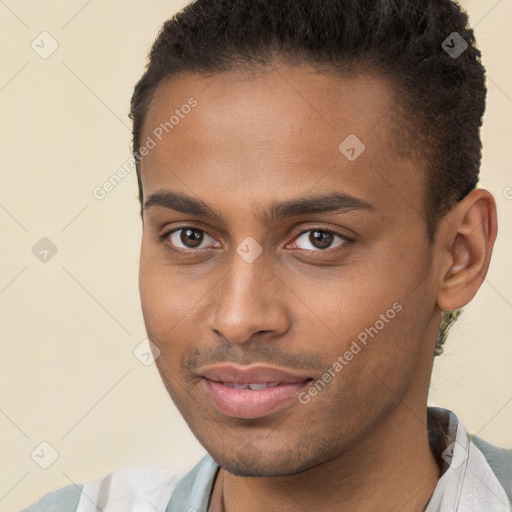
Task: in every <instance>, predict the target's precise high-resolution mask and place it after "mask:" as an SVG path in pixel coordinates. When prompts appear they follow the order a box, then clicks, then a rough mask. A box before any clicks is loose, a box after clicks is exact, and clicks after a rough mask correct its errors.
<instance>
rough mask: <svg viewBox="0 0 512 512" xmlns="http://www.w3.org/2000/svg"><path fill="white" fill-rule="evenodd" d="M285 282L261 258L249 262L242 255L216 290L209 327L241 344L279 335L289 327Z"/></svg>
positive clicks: (237, 258) (235, 258) (237, 256)
mask: <svg viewBox="0 0 512 512" xmlns="http://www.w3.org/2000/svg"><path fill="white" fill-rule="evenodd" d="M283 298H284V297H283V283H282V281H281V280H280V279H279V278H278V277H277V275H276V274H275V271H274V270H272V269H271V268H270V267H269V266H268V265H267V264H266V262H265V258H264V257H263V255H261V256H260V257H259V258H257V259H256V260H255V261H253V262H252V263H247V262H246V261H244V259H242V258H241V257H240V256H239V255H238V254H235V255H234V257H233V264H232V266H231V269H230V270H229V271H228V273H227V274H226V275H225V276H224V278H223V279H221V281H220V282H219V284H218V285H217V286H216V287H215V291H214V302H213V304H214V307H213V309H212V312H211V314H210V316H209V327H210V328H211V329H213V330H214V331H216V332H217V333H218V334H220V335H221V336H222V337H224V338H225V339H226V340H227V341H229V342H231V343H235V344H241V343H245V342H247V341H249V340H250V339H252V338H253V336H254V335H255V334H257V333H258V334H260V333H266V335H267V336H270V337H274V336H279V335H280V334H283V333H285V332H286V331H287V329H288V328H289V321H288V315H287V312H286V309H285V304H283V302H281V301H282V300H283Z"/></svg>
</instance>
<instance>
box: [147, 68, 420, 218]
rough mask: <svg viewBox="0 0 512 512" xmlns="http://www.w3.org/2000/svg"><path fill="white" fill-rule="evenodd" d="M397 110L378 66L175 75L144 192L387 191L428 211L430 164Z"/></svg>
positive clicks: (156, 105)
mask: <svg viewBox="0 0 512 512" xmlns="http://www.w3.org/2000/svg"><path fill="white" fill-rule="evenodd" d="M191 104H194V105H195V106H193V107H192V108H189V107H188V106H187V105H191ZM185 106H187V107H186V108H185ZM394 115H395V96H394V94H393V89H392V87H391V86H390V84H389V83H388V82H386V81H385V80H384V79H382V78H380V77H379V76H378V75H377V74H375V73H373V74H372V73H366V74H360V75H352V76H344V77H340V76H336V75H334V74H332V73H331V74H327V73H325V72H318V71H316V70H315V69H313V68H309V67H307V66H279V67H276V68H274V69H271V70H267V71H265V72H263V73H257V74H249V73H243V72H238V71H228V72H222V73H218V74H214V75H210V76H205V75H201V74H194V73H187V74H182V75H178V76H174V77H172V78H171V79H168V80H166V81H164V82H162V83H161V84H160V86H159V87H158V89H157V91H156V93H155V95H154V97H153V99H152V102H151V106H150V109H149V111H148V114H147V117H146V121H145V129H144V132H143V136H142V143H144V141H145V140H147V138H148V137H150V138H152V139H154V141H155V143H156V146H155V148H154V149H152V150H151V151H150V153H149V154H148V155H147V156H146V157H145V158H144V160H143V163H142V169H143V172H142V183H143V190H144V195H145V197H147V196H148V195H149V194H151V193H154V192H156V191H158V190H159V189H161V188H165V187H166V186H168V187H172V188H180V189H181V190H182V191H186V189H187V188H188V189H189V190H191V191H194V192H198V193H199V192H201V191H202V192H206V193H208V194H209V195H210V196H212V195H214V194H215V193H216V192H217V193H218V194H222V193H223V194H225V195H228V194H229V196H230V197H231V198H234V197H239V198H240V204H242V203H245V204H248V203H251V204H252V203H257V202H260V201H262V200H264V199H265V198H268V197H270V196H272V197H274V198H286V197H287V196H290V197H293V196H296V195H297V194H299V193H302V194H303V193H304V192H305V191H306V190H311V189H312V188H315V189H317V191H321V190H324V189H325V190H331V189H333V188H337V189H339V190H342V191H344V192H347V193H349V194H353V195H358V196H359V197H362V198H363V199H370V198H371V197H372V196H382V192H383V190H384V191H387V192H389V194H388V198H389V201H393V200H394V201H395V202H396V198H397V197H401V196H403V195H404V194H406V195H409V196H411V195H412V196H413V199H412V201H413V202H414V201H415V199H414V195H417V198H416V203H417V205H416V208H420V196H421V183H422V179H421V171H419V170H418V169H417V168H415V167H414V166H413V165H411V164H412V162H410V161H409V160H406V159H405V158H403V157H402V156H400V155H399V153H398V152H397V151H396V150H395V148H396V134H395V129H394V123H393V122H392V119H393V118H394ZM171 118H172V119H171ZM354 156H355V157H356V158H355V159H354V158H353V157H354ZM349 157H350V158H349ZM184 186H185V189H184ZM393 196H394V197H393ZM219 199H220V196H219ZM381 200H382V197H377V201H381Z"/></svg>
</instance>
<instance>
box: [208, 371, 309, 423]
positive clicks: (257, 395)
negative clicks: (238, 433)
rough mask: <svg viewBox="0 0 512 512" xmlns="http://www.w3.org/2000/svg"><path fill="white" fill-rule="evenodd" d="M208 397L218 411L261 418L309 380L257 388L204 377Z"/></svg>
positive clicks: (297, 392) (280, 406)
mask: <svg viewBox="0 0 512 512" xmlns="http://www.w3.org/2000/svg"><path fill="white" fill-rule="evenodd" d="M204 381H205V382H206V388H207V391H208V394H209V395H210V398H211V399H212V401H213V403H214V404H215V405H216V407H217V409H219V411H220V412H222V413H224V414H226V415H227V416H232V417H234V418H246V419H250V418H262V417H263V416H268V415H269V414H272V413H273V412H276V411H277V410H279V409H281V408H282V407H284V406H285V405H286V404H287V403H289V402H290V401H291V400H293V399H296V398H297V396H298V394H299V392H300V390H301V389H302V388H303V387H304V386H306V385H307V384H308V382H309V380H308V381H304V382H293V383H292V382H289V383H283V384H279V385H278V386H276V387H273V388H264V389H258V390H254V391H252V390H250V389H235V388H231V387H229V386H225V385H224V384H222V382H215V381H213V380H208V379H204Z"/></svg>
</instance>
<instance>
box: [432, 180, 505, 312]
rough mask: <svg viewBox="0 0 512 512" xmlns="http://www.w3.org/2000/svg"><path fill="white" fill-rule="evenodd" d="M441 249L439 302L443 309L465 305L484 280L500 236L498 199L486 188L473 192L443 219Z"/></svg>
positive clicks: (439, 241)
mask: <svg viewBox="0 0 512 512" xmlns="http://www.w3.org/2000/svg"><path fill="white" fill-rule="evenodd" d="M440 228H441V229H440V230H439V233H438V240H437V243H438V244H440V247H441V252H442V261H444V263H443V265H442V267H441V273H440V275H439V279H440V282H439V286H438V293H437V305H438V307H439V308H440V309H441V310H443V311H453V310H455V309H458V308H461V307H463V306H465V305H466V304H467V303H468V302H469V301H470V300H471V299H472V298H473V297H474V296H475V295H476V292H477V291H478V289H479V288H480V286H481V284H482V283H483V281H484V279H485V276H486V275H487V270H488V268H489V264H490V261H491V255H492V249H493V247H494V241H495V240H496V235H497V229H498V227H497V217H496V202H495V200H494V197H493V196H492V194H491V193H490V192H488V191H487V190H484V189H476V190H473V191H471V192H470V193H469V194H468V195H467V196H466V197H465V198H464V199H463V200H462V201H461V202H460V203H458V204H457V205H455V206H454V207H453V208H452V209H451V210H450V212H448V214H447V215H446V217H445V218H444V219H443V221H442V222H441V226H440Z"/></svg>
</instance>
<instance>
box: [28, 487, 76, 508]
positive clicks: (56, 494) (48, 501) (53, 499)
mask: <svg viewBox="0 0 512 512" xmlns="http://www.w3.org/2000/svg"><path fill="white" fill-rule="evenodd" d="M82 490H83V485H74V484H71V485H68V486H66V487H62V488H61V489H57V490H56V491H53V492H50V493H48V494H45V495H44V496H43V497H42V498H41V499H39V500H38V501H36V502H35V503H34V504H33V505H31V506H30V507H28V508H25V509H23V510H22V512H64V511H66V512H75V511H76V509H77V508H78V503H79V501H80V496H81V495H82Z"/></svg>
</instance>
